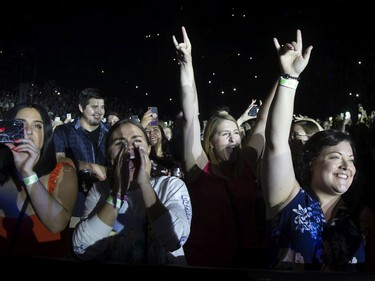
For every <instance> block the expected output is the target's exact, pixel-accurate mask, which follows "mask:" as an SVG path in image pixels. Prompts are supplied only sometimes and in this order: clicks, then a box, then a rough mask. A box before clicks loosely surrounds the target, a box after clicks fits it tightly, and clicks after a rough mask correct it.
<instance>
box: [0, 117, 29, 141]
mask: <svg viewBox="0 0 375 281" xmlns="http://www.w3.org/2000/svg"><path fill="white" fill-rule="evenodd" d="M24 138H25V128H24V125H23V122H22V121H21V120H3V119H0V143H6V142H14V141H15V140H18V139H24Z"/></svg>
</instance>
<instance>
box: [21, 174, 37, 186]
mask: <svg viewBox="0 0 375 281" xmlns="http://www.w3.org/2000/svg"><path fill="white" fill-rule="evenodd" d="M38 180H39V178H38V175H37V174H36V173H34V174H33V175H31V176H30V177H26V178H24V179H23V182H24V183H25V185H32V184H34V183H36V182H37V181H38Z"/></svg>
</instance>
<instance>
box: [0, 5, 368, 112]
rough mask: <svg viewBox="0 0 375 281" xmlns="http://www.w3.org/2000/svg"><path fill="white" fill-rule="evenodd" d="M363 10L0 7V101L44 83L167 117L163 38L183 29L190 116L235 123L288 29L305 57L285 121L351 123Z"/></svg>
mask: <svg viewBox="0 0 375 281" xmlns="http://www.w3.org/2000/svg"><path fill="white" fill-rule="evenodd" d="M367 2H368V3H369V4H365V1H342V0H332V1H329V0H327V1H294V0H292V1H276V0H273V1H260V2H259V1H238V0H234V1H217V0H216V1H214V0H209V1H203V0H201V1H180V0H176V1H142V0H138V1H133V0H127V1H120V0H118V1H110V0H106V1H72V0H55V1H52V0H51V1H48V2H47V1H11V2H7V5H6V6H7V8H5V7H2V8H1V9H0V50H1V53H0V90H16V89H18V84H19V83H20V82H35V83H36V84H38V85H40V86H41V85H43V84H45V83H46V82H47V81H53V84H54V85H57V86H59V87H61V89H77V90H81V89H83V88H86V87H99V88H100V89H101V90H102V91H104V93H105V94H106V96H107V98H109V99H111V97H114V96H121V97H124V98H125V99H126V100H127V101H129V102H130V103H132V104H134V106H135V107H139V108H143V109H145V108H146V107H148V106H158V107H159V113H160V114H171V115H172V114H175V113H177V111H178V110H179V75H178V74H179V69H178V65H177V63H176V61H175V60H174V58H175V50H174V46H173V42H172V35H176V36H177V38H178V40H179V41H181V40H182V36H181V26H182V25H184V26H185V27H186V28H187V31H188V34H189V37H190V40H191V42H192V46H193V59H194V66H195V75H196V80H197V87H198V93H199V98H200V109H201V113H202V115H203V116H206V115H207V113H208V112H209V111H210V109H211V108H212V107H213V106H214V105H218V104H226V105H228V106H229V107H230V108H231V113H232V114H233V115H234V116H236V117H238V116H239V115H240V114H242V112H243V111H244V110H245V108H246V107H247V105H248V104H249V103H250V101H251V99H252V98H256V99H263V98H264V97H265V95H266V93H267V92H268V91H269V89H270V88H271V86H272V83H273V82H274V81H275V79H276V77H277V75H278V65H277V63H276V62H277V58H276V55H275V49H274V46H273V41H272V38H273V37H277V38H278V39H279V41H280V42H281V43H283V42H287V41H291V40H292V39H295V33H296V29H297V28H299V29H301V30H302V35H303V42H304V44H305V46H307V45H310V44H311V45H313V46H314V49H313V51H312V56H311V60H310V64H309V66H308V68H307V69H306V70H305V71H304V73H303V74H302V76H301V78H302V79H301V83H300V86H299V89H298V96H297V99H296V107H295V112H296V113H297V114H303V115H308V116H311V117H320V118H325V117H327V116H328V115H334V114H336V113H339V112H343V111H346V110H350V111H352V115H354V114H355V113H357V105H358V103H362V104H363V105H364V107H365V109H367V110H368V112H369V111H371V110H375V108H374V104H375V102H374V96H375V95H374V81H375V80H374V78H375V77H374V76H375V71H374V70H375V57H374V50H375V48H374V47H375V46H374V43H375V32H374V31H373V27H371V25H372V26H373V25H374V17H375V14H374V12H373V10H372V9H370V1H367ZM3 5H5V4H4V3H3ZM359 62H361V63H359ZM103 71H104V72H103ZM209 81H211V83H209ZM222 91H224V93H223V92H222ZM107 110H108V108H107Z"/></svg>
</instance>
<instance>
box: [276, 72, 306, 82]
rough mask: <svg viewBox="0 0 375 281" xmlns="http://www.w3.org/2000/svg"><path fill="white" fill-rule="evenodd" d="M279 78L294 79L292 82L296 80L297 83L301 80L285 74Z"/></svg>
mask: <svg viewBox="0 0 375 281" xmlns="http://www.w3.org/2000/svg"><path fill="white" fill-rule="evenodd" d="M281 77H283V78H284V79H294V80H297V81H299V80H301V78H299V77H295V76H291V75H289V74H286V73H284V74H281Z"/></svg>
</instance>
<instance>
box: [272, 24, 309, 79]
mask: <svg viewBox="0 0 375 281" xmlns="http://www.w3.org/2000/svg"><path fill="white" fill-rule="evenodd" d="M273 42H274V44H275V48H276V51H277V53H278V55H279V59H280V67H281V71H282V73H286V74H289V75H292V76H296V77H298V76H299V75H300V74H301V73H302V71H303V70H304V69H305V67H306V66H307V64H308V62H309V59H310V54H311V50H312V48H313V47H312V46H309V47H308V48H306V50H305V51H304V53H303V54H302V49H303V46H302V33H301V30H299V29H298V30H297V41H292V42H290V43H286V44H285V45H281V46H280V44H279V41H278V40H277V39H276V38H274V39H273Z"/></svg>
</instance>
